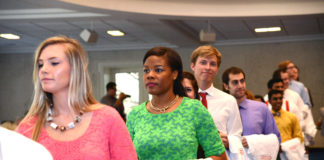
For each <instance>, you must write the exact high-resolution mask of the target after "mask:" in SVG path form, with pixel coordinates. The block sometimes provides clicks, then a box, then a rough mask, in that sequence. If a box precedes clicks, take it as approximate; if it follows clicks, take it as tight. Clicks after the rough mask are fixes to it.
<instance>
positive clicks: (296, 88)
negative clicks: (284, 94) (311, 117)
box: [289, 80, 312, 107]
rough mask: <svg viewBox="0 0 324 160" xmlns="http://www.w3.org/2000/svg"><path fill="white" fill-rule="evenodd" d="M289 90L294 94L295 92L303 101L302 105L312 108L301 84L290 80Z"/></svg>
mask: <svg viewBox="0 0 324 160" xmlns="http://www.w3.org/2000/svg"><path fill="white" fill-rule="evenodd" d="M289 88H290V89H291V90H293V91H295V92H297V93H298V94H299V95H300V97H301V98H302V99H303V101H304V103H305V104H306V105H307V106H308V107H312V105H311V103H310V100H309V95H308V92H307V90H306V88H305V86H304V84H303V83H301V82H298V81H295V80H290V82H289Z"/></svg>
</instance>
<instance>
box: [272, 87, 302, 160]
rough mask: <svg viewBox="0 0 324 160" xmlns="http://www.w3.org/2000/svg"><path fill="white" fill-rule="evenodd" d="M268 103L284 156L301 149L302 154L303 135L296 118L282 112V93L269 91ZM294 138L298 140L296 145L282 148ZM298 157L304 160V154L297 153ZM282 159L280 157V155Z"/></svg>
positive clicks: (291, 114) (293, 115)
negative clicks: (279, 136)
mask: <svg viewBox="0 0 324 160" xmlns="http://www.w3.org/2000/svg"><path fill="white" fill-rule="evenodd" d="M268 97H269V102H270V104H271V106H272V110H271V112H272V114H273V117H274V120H275V121H276V124H277V127H278V129H279V132H280V135H281V148H282V150H283V151H284V153H285V154H286V155H290V154H291V153H289V152H292V150H294V149H295V148H302V152H304V146H303V145H302V142H303V135H302V130H301V128H300V125H299V121H298V118H297V116H296V115H295V114H293V113H290V112H287V111H284V110H283V109H282V108H281V106H282V99H283V92H282V91H278V90H271V91H269V93H268ZM294 138H298V139H299V141H298V142H297V144H296V145H294V146H290V147H283V145H284V146H286V145H287V143H285V142H287V141H290V140H293V139H294ZM286 148H288V149H286ZM299 154H300V157H301V158H302V159H304V153H299ZM280 157H282V155H280Z"/></svg>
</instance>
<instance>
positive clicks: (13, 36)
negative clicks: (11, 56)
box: [0, 33, 20, 39]
mask: <svg viewBox="0 0 324 160" xmlns="http://www.w3.org/2000/svg"><path fill="white" fill-rule="evenodd" d="M0 37H2V38H5V39H20V36H18V35H15V34H11V33H2V34H0Z"/></svg>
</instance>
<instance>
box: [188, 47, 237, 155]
mask: <svg viewBox="0 0 324 160" xmlns="http://www.w3.org/2000/svg"><path fill="white" fill-rule="evenodd" d="M221 59H222V55H221V53H220V52H219V51H218V50H217V49H216V48H214V47H213V46H200V47H198V48H197V49H195V50H194V51H193V52H192V55H191V60H190V61H191V64H190V67H191V69H192V71H193V72H194V75H195V78H196V80H197V83H198V87H199V94H200V97H201V98H200V99H201V101H202V103H203V104H204V106H205V107H206V108H207V109H208V111H209V113H210V114H211V115H212V117H213V119H214V122H215V124H216V126H217V128H218V130H219V133H220V136H221V138H222V142H223V144H224V146H225V148H226V149H231V147H230V142H229V138H228V136H231V137H230V139H235V140H237V141H240V139H241V134H242V122H241V117H240V112H239V109H238V106H237V103H236V100H235V98H234V97H233V96H231V95H229V94H227V93H225V92H223V91H221V90H219V89H217V88H215V87H214V86H213V80H214V79H215V77H216V75H217V73H218V68H219V66H220V64H221ZM236 147H237V145H232V148H233V150H232V151H233V152H232V154H233V156H239V155H240V153H239V152H238V150H240V149H243V147H239V148H236ZM227 154H228V156H229V157H231V155H230V150H227Z"/></svg>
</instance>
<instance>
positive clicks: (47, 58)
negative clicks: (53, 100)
mask: <svg viewBox="0 0 324 160" xmlns="http://www.w3.org/2000/svg"><path fill="white" fill-rule="evenodd" d="M38 68H39V71H38V76H39V79H40V81H41V86H42V88H43V90H44V91H45V92H49V93H52V94H55V93H57V92H61V91H66V92H67V91H68V88H69V82H70V63H69V60H68V58H67V56H66V54H65V46H64V45H63V44H54V45H49V46H47V47H46V48H44V49H43V51H42V52H41V54H40V56H39V59H38Z"/></svg>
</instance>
